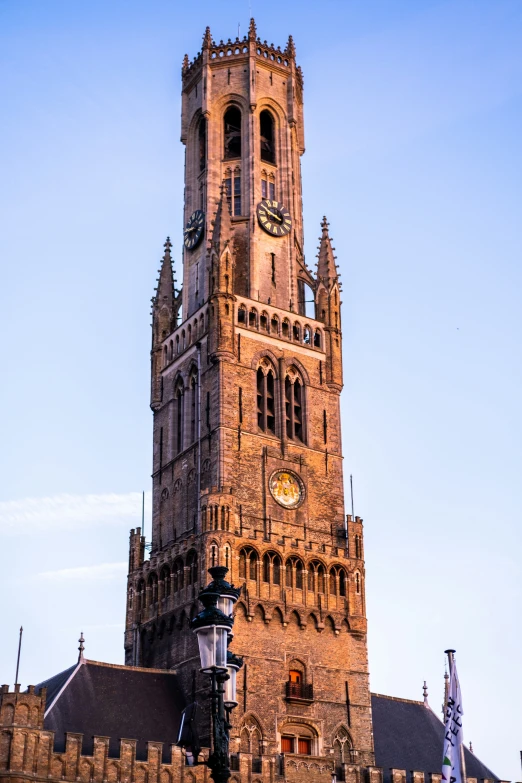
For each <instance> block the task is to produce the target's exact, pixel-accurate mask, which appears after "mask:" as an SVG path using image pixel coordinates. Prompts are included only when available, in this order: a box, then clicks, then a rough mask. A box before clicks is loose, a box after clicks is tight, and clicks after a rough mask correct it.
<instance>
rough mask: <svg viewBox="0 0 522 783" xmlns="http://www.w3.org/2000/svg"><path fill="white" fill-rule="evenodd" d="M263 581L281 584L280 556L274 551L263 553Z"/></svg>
mask: <svg viewBox="0 0 522 783" xmlns="http://www.w3.org/2000/svg"><path fill="white" fill-rule="evenodd" d="M263 582H269V583H270V582H271V583H272V584H274V585H280V584H281V558H280V557H279V555H278V554H276V552H266V553H265V554H264V555H263Z"/></svg>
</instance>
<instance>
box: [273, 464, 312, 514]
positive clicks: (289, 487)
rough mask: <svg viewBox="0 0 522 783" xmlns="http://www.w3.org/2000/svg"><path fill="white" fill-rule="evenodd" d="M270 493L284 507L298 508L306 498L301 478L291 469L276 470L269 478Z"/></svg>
mask: <svg viewBox="0 0 522 783" xmlns="http://www.w3.org/2000/svg"><path fill="white" fill-rule="evenodd" d="M269 487H270V493H271V495H272V497H273V498H274V500H275V501H276V503H279V505H280V506H283V508H297V507H298V506H300V505H301V503H302V502H303V500H304V498H305V488H304V484H303V482H302V480H301V478H300V477H299V476H298V475H297V473H294V472H293V471H291V470H275V471H274V472H273V473H272V475H271V476H270V478H269Z"/></svg>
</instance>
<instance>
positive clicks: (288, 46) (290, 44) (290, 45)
mask: <svg viewBox="0 0 522 783" xmlns="http://www.w3.org/2000/svg"><path fill="white" fill-rule="evenodd" d="M286 51H287V52H288V54H289V55H290V57H295V44H294V39H293V38H292V36H291V35H289V36H288V43H287V44H286Z"/></svg>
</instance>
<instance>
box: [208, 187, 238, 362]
mask: <svg viewBox="0 0 522 783" xmlns="http://www.w3.org/2000/svg"><path fill="white" fill-rule="evenodd" d="M233 236H234V227H233V225H232V217H231V215H230V205H229V202H228V198H227V190H226V186H225V183H223V184H222V185H221V194H220V199H219V204H218V208H217V212H216V216H215V219H214V221H213V231H212V237H211V239H210V243H209V251H208V252H209V267H210V278H211V279H210V329H209V354H210V356H212V357H214V358H215V357H217V356H225V355H226V356H229V357H231V358H235V351H234V302H235V301H236V297H235V296H234V294H233V293H232V292H233V290H234V278H233V274H234V246H233Z"/></svg>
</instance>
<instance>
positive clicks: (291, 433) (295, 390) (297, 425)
mask: <svg viewBox="0 0 522 783" xmlns="http://www.w3.org/2000/svg"><path fill="white" fill-rule="evenodd" d="M285 413H286V434H287V437H288V438H290V439H291V440H300V441H303V440H304V438H303V386H302V383H301V381H300V380H299V378H297V377H294V378H293V379H292V378H291V377H290V376H289V375H287V376H286V378H285Z"/></svg>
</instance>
